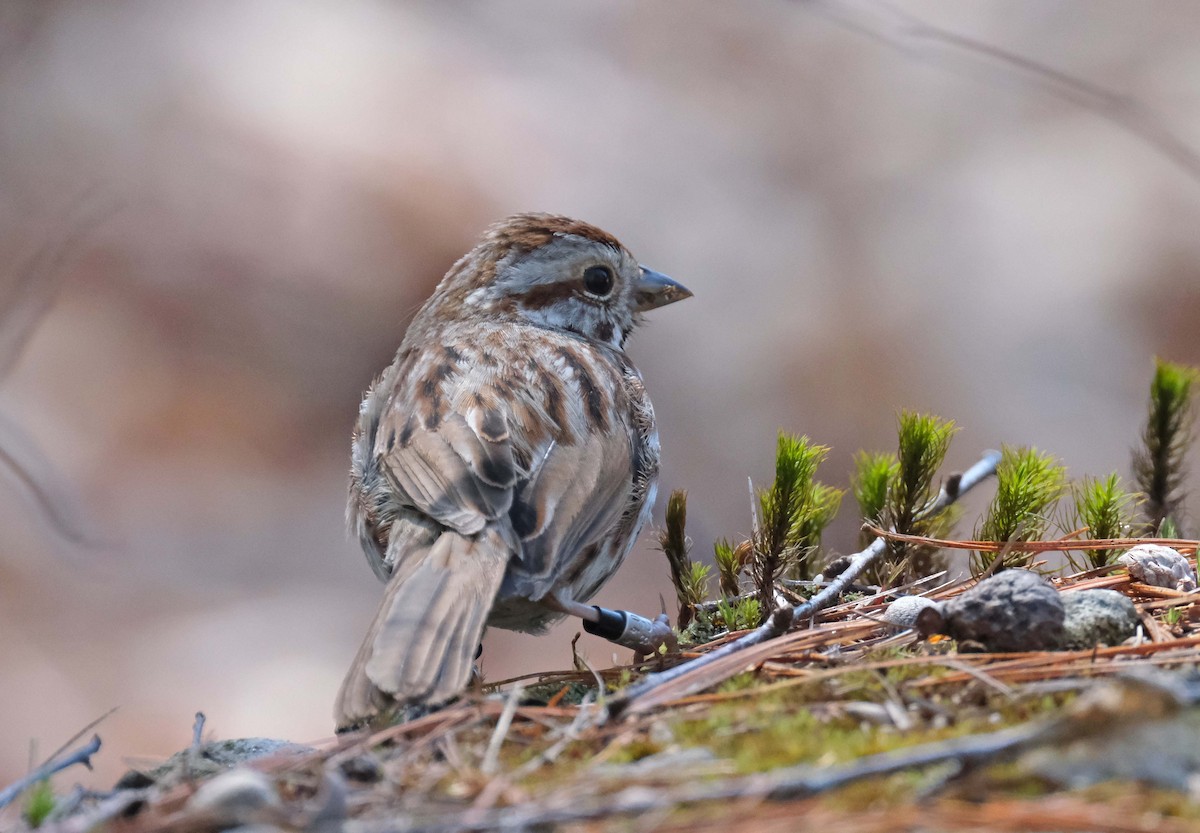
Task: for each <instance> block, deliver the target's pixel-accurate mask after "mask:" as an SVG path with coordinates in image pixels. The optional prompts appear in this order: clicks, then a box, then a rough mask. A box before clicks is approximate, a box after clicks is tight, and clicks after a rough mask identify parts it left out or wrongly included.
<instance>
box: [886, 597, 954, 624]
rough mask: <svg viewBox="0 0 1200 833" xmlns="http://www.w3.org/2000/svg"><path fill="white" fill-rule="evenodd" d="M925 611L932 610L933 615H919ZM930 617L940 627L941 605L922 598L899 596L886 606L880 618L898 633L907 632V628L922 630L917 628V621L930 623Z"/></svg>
mask: <svg viewBox="0 0 1200 833" xmlns="http://www.w3.org/2000/svg"><path fill="white" fill-rule="evenodd" d="M926 610H932V611H934V613H929V614H925V616H922V615H921V614H922V613H923V612H924V611H926ZM930 617H933V621H937V622H938V623H939V625H940V623H941V618H942V615H941V605H940V604H938V603H937V602H935V601H934V600H933V599H927V598H925V597H924V596H901V597H900V598H898V599H896V601H894V602H892V603H891V604H890V605H888V606H887V608H886V609H885V610H884V611H883V616H882V618H883V621H885V622H887V623H888V624H889V625H891V626H892V627H893V628H894V629H895V630H898V631H903V630H908V629H909V628H918V629H920V630H923V628H919V626H918V619H921V620H922V622H925V621H930ZM935 630H936V629H935Z"/></svg>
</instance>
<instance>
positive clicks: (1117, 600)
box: [1062, 590, 1138, 650]
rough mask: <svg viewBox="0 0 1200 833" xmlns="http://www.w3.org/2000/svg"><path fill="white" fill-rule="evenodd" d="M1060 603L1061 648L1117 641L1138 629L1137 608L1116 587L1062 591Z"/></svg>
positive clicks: (1114, 643) (1077, 647) (1131, 634)
mask: <svg viewBox="0 0 1200 833" xmlns="http://www.w3.org/2000/svg"><path fill="white" fill-rule="evenodd" d="M1062 603H1063V612H1064V613H1065V618H1064V620H1063V647H1064V648H1074V649H1077V650H1082V649H1085V648H1093V647H1095V646H1096V645H1120V644H1121V643H1122V642H1124V641H1125V640H1126V639H1128V638H1129V637H1131V636H1133V635H1134V633H1136V632H1137V626H1138V614H1137V608H1135V607H1134V606H1133V602H1131V601H1129V599H1128V598H1127V597H1125V596H1124V595H1122V594H1121V593H1118V592H1117V591H1116V590H1077V591H1075V592H1073V593H1063V594H1062Z"/></svg>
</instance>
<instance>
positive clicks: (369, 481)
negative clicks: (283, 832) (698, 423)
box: [336, 214, 690, 728]
mask: <svg viewBox="0 0 1200 833" xmlns="http://www.w3.org/2000/svg"><path fill="white" fill-rule="evenodd" d="M688 295H690V293H689V292H688V291H687V290H686V289H684V288H683V287H681V286H679V285H678V284H676V283H674V282H673V281H670V280H669V279H667V278H664V277H663V276H661V275H658V274H657V273H655V272H652V271H650V270H647V269H645V268H643V267H641V266H639V265H638V263H637V262H636V261H635V260H634V258H633V256H632V255H630V253H629V252H628V251H627V250H626V249H625V248H624V247H622V246H621V244H620V243H619V242H618V241H617V240H616V239H615V238H614V237H612V236H611V235H609V234H608V233H606V232H603V231H601V230H600V229H597V228H596V227H594V226H590V225H588V224H586V223H581V222H579V221H577V220H571V219H569V218H566V217H556V216H551V215H545V214H524V215H517V216H515V217H510V218H508V219H507V220H504V221H502V222H500V223H498V224H496V225H495V226H493V227H492V228H491V229H489V230H488V231H487V233H486V234H485V235H484V237H483V239H482V240H481V241H480V243H479V245H477V246H476V247H475V248H474V249H473V250H472V251H471V252H469V253H468V254H467V255H466V256H465V257H463V258H462V259H461V260H459V261H458V262H457V263H456V264H455V265H454V266H453V267H452V268H451V269H450V271H449V272H448V273H447V275H446V277H445V278H444V279H443V280H442V282H441V283H440V284H439V285H438V287H437V289H435V291H434V293H433V295H432V296H431V297H430V299H429V301H427V302H426V304H425V305H424V307H422V309H421V311H420V312H419V313H418V314H417V316H416V318H415V319H414V320H413V322H412V325H411V326H410V327H409V329H408V332H407V333H406V335H405V338H404V341H403V343H402V344H401V346H400V349H399V351H398V352H397V354H396V359H395V361H394V362H393V363H392V365H391V366H390V367H389V368H388V369H387V370H386V371H384V373H383V374H382V375H381V376H380V377H379V379H378V380H377V381H376V382H375V384H374V385H373V386H372V387H371V389H370V390H369V391H368V392H367V394H366V396H365V398H364V399H363V403H362V407H361V409H360V412H359V419H358V425H357V427H356V430H355V434H354V439H353V455H352V467H351V481H350V505H349V516H350V521H351V524H352V526H353V527H354V529H355V531H356V532H357V534H358V537H359V540H360V542H361V543H362V546H363V549H364V550H365V552H366V554H367V559H368V561H369V562H370V563H371V566H372V568H373V569H374V570H375V573H376V574H377V575H378V576H379V578H380V579H381V580H383V581H385V582H387V588H386V590H385V593H384V599H383V603H382V604H381V606H380V609H379V613H378V614H377V615H376V617H375V620H374V621H373V622H372V624H371V628H370V630H369V631H368V634H367V637H366V639H365V640H364V642H363V644H362V647H361V648H360V649H359V652H358V655H357V656H356V657H355V660H354V663H353V665H352V666H351V668H350V671H349V673H348V674H347V676H346V680H345V682H344V683H343V685H342V690H341V692H340V693H339V695H338V702H337V708H336V712H337V714H336V717H337V722H338V726H339V728H346V727H349V726H353V725H356V724H359V723H363V722H366V721H369V720H371V719H372V718H374V717H375V716H376V715H377V714H379V713H380V712H382V711H385V710H387V709H388V708H389V707H390V706H392V705H394V704H397V703H399V704H407V703H427V704H437V703H441V702H445V701H446V700H448V699H450V698H452V697H454V696H455V695H457V694H458V693H459V692H461V691H462V689H463V688H464V687H465V686H466V684H467V682H468V679H469V677H470V673H471V663H472V658H473V656H474V652H475V649H476V645H477V644H478V642H479V640H480V638H481V637H482V633H483V630H484V628H485V626H487V625H493V626H496V627H501V628H509V629H514V630H523V631H538V630H540V629H542V628H544V627H545V626H546V625H547V624H549V623H550V622H552V621H554V620H555V619H558V618H560V617H561V616H563V615H564V614H566V613H571V614H574V615H579V616H581V617H583V618H584V619H585V627H589V629H592V627H595V628H597V630H595V631H594V632H603V629H602V627H601V626H600V625H596V624H595V623H596V622H598V621H599V619H600V618H602V617H600V613H609V614H611V613H613V612H606V611H600V609H597V608H590V607H588V606H586V605H585V604H584V602H586V601H587V600H588V599H589V598H590V597H591V596H592V595H593V594H594V593H595V592H596V591H597V590H598V589H599V588H600V586H601V585H602V584H603V583H604V582H605V581H606V580H607V579H608V578H609V576H611V575H612V573H613V572H614V571H615V570H616V569H617V567H618V566H619V565H620V563H621V561H622V560H623V559H624V557H625V555H626V553H627V552H628V551H629V549H630V547H631V546H632V545H633V542H634V539H635V538H636V537H637V533H638V530H639V529H640V528H641V526H642V525H643V524H644V523H645V521H646V519H647V518H648V516H649V512H650V508H651V506H652V504H653V501H654V493H655V488H656V480H657V475H658V457H659V447H658V435H657V431H656V429H655V423H654V411H653V408H652V406H651V404H650V400H649V398H648V397H647V395H646V390H645V387H644V386H643V384H642V380H641V377H640V375H639V374H638V372H637V370H636V369H635V368H634V367H633V365H632V364H631V363H630V361H629V359H628V358H627V357H626V356H625V354H624V353H623V352H622V347H623V345H624V342H625V339H626V338H627V337H628V335H629V333H630V332H631V331H632V330H633V329H634V327H635V326H636V324H637V321H638V318H639V316H640V313H641V312H643V311H645V310H648V309H652V308H654V307H657V306H662V305H664V304H667V303H671V302H673V301H675V300H679V299H681V298H684V297H687V296H688ZM620 615H622V616H626V617H629V621H634V620H637V622H640V623H643V624H644V625H646V626H650V627H648V628H643V631H641V632H638V633H634V631H636V630H637V628H632V629H627V630H628V633H627V634H626V633H622V634H621V635H619V636H618V635H617V634H616V633H615V632H614V633H611V634H605V635H608V636H610V638H613V639H614V640H615V641H618V642H619V643H620V644H626V645H630V646H636V647H643V646H648V645H649V644H650V643H651V642H653V644H658V642H660V641H662V639H663V638H664V637H665V636H666V635H667V634H669V629H666V630H665V632H664V628H665V626H663V625H662V623H655V624H653V625H652V623H649V622H647V621H646V620H642V619H641V618H640V617H636V616H635V615H634V614H620ZM588 622H591V623H593V624H592V625H588V624H587V623H588ZM610 630H611V628H610ZM655 640H657V641H658V642H656V641H655Z"/></svg>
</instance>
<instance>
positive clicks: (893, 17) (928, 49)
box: [806, 0, 1200, 180]
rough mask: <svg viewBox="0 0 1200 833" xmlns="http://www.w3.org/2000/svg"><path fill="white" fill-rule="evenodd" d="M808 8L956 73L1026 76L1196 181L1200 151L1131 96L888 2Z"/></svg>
mask: <svg viewBox="0 0 1200 833" xmlns="http://www.w3.org/2000/svg"><path fill="white" fill-rule="evenodd" d="M806 6H807V8H808V9H810V10H812V11H815V12H818V13H823V14H824V15H825V16H826V18H827V19H828V20H831V21H832V22H834V23H835V24H837V25H839V26H841V27H843V28H845V29H847V30H849V31H852V32H856V33H858V34H862V35H866V36H867V37H870V38H872V39H874V40H876V41H877V42H879V43H883V44H886V45H888V46H890V47H892V48H894V49H897V50H899V51H901V52H903V53H904V54H906V55H910V56H913V57H917V58H921V59H923V60H928V61H930V62H935V63H936V62H940V63H941V65H942V66H945V67H950V68H951V69H952V70H954V71H959V72H961V59H963V58H967V59H971V60H974V61H976V62H977V63H978V64H979V65H981V66H989V67H1000V68H1002V69H1003V70H1005V73H1006V74H1005V75H1004V78H1005V79H1009V78H1011V77H1013V76H1014V75H1024V76H1025V77H1026V78H1027V79H1029V81H1030V82H1031V83H1032V84H1033V85H1034V86H1035V87H1038V88H1040V89H1042V90H1044V91H1046V92H1048V93H1049V94H1051V95H1053V96H1055V97H1056V98H1059V99H1062V100H1064V101H1069V102H1071V103H1072V104H1074V105H1075V106H1077V107H1080V108H1081V109H1084V110H1088V111H1090V112H1092V113H1095V114H1096V115H1097V116H1099V117H1100V118H1102V119H1105V120H1107V121H1108V122H1110V123H1112V124H1114V125H1117V126H1118V127H1121V128H1123V129H1125V130H1127V131H1128V132H1129V133H1131V134H1133V135H1134V136H1136V137H1137V138H1138V139H1140V140H1142V141H1143V142H1145V143H1146V144H1148V145H1149V146H1150V147H1152V148H1153V149H1155V150H1157V151H1158V152H1159V153H1161V154H1162V155H1163V156H1165V157H1166V158H1167V159H1169V160H1171V161H1172V162H1174V163H1175V164H1176V165H1177V166H1178V167H1179V168H1180V169H1181V170H1183V171H1184V172H1185V173H1186V174H1187V175H1188V176H1189V177H1191V178H1192V179H1194V180H1200V152H1198V151H1197V150H1196V148H1194V147H1192V146H1191V145H1189V144H1188V143H1187V142H1186V141H1184V140H1183V139H1182V138H1180V137H1179V136H1178V135H1177V134H1176V133H1175V132H1174V131H1172V130H1171V128H1170V127H1169V126H1168V125H1167V123H1166V121H1165V120H1164V119H1163V118H1162V117H1161V116H1159V115H1158V114H1157V113H1155V112H1154V111H1152V110H1151V109H1150V108H1149V107H1148V106H1147V105H1146V104H1144V103H1143V102H1141V101H1139V100H1138V99H1136V98H1134V97H1133V96H1130V95H1125V94H1122V93H1118V92H1114V91H1112V90H1108V89H1105V88H1104V87H1101V86H1099V85H1098V84H1094V83H1092V82H1090V81H1087V80H1085V79H1082V78H1078V77H1076V76H1073V75H1070V74H1068V73H1066V72H1063V71H1061V70H1057V69H1054V68H1053V67H1050V66H1047V65H1045V64H1042V63H1039V62H1038V61H1035V60H1033V59H1031V58H1027V57H1025V56H1023V55H1019V54H1017V53H1015V52H1010V51H1008V50H1005V49H1002V48H1001V47H999V46H996V45H995V44H991V43H987V42H986V41H982V40H978V39H976V38H972V37H969V36H967V35H961V34H958V33H957V32H953V31H951V30H949V29H943V28H941V27H939V26H935V25H933V24H931V23H928V22H927V21H925V20H922V19H921V18H919V17H917V16H916V15H913V14H910V13H908V12H906V11H904V10H902V9H899V8H897V7H895V6H893V5H891V4H889V3H884V2H873V3H869V4H865V3H854V4H851V3H846V2H844V0H839V1H838V2H829V0H817V2H813V1H812V0H809V2H807V3H806ZM955 59H958V60H959V62H960V66H959V67H953V66H951V64H952V62H953V61H954V60H955Z"/></svg>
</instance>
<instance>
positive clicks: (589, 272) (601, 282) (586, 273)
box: [583, 266, 613, 298]
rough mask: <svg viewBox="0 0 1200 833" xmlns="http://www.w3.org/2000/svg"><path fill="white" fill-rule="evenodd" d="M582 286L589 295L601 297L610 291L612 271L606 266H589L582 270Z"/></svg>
mask: <svg viewBox="0 0 1200 833" xmlns="http://www.w3.org/2000/svg"><path fill="white" fill-rule="evenodd" d="M583 288H584V289H586V290H587V293H588V294H589V295H595V296H596V297H597V298H603V297H605V296H606V295H608V293H610V292H612V288H613V273H612V269H609V268H608V267H607V266H589V267H588V268H587V269H584V270H583Z"/></svg>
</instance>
